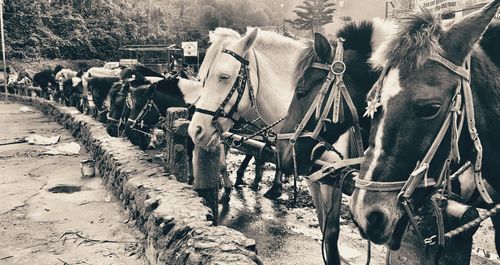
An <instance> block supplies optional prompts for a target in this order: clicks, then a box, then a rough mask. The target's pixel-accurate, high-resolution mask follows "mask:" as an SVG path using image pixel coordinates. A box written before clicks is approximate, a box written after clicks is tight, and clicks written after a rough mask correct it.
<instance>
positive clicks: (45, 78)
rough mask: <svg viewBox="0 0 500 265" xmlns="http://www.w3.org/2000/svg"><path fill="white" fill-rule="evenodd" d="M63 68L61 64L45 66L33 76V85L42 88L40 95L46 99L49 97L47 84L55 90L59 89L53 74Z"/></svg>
mask: <svg viewBox="0 0 500 265" xmlns="http://www.w3.org/2000/svg"><path fill="white" fill-rule="evenodd" d="M62 69H63V67H62V66H60V65H57V66H56V67H55V68H54V69H51V68H47V69H44V70H42V71H40V72H38V73H36V74H35V75H34V76H33V85H34V86H38V87H40V88H41V89H42V91H41V93H40V95H39V96H40V97H42V98H45V99H48V98H49V86H50V85H51V86H52V89H53V90H54V91H55V92H56V94H57V92H58V91H59V84H58V83H57V81H56V79H55V75H56V74H57V73H58V72H59V71H61V70H62Z"/></svg>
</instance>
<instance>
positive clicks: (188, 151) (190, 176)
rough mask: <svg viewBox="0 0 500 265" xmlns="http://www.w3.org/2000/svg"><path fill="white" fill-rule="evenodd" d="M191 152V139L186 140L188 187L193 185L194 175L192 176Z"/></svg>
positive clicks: (192, 148)
mask: <svg viewBox="0 0 500 265" xmlns="http://www.w3.org/2000/svg"><path fill="white" fill-rule="evenodd" d="M193 151H194V143H193V142H192V141H191V138H188V143H187V161H186V164H187V165H186V168H187V172H186V173H187V180H188V184H189V185H193V181H194V174H193Z"/></svg>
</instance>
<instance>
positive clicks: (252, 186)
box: [249, 182, 259, 191]
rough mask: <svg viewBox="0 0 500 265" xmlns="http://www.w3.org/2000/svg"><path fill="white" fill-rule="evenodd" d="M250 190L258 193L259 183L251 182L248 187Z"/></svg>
mask: <svg viewBox="0 0 500 265" xmlns="http://www.w3.org/2000/svg"><path fill="white" fill-rule="evenodd" d="M249 188H250V189H251V190H253V191H258V190H259V183H255V182H253V183H252V184H250V187H249Z"/></svg>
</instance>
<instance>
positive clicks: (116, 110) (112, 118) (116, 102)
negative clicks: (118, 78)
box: [106, 82, 130, 137]
mask: <svg viewBox="0 0 500 265" xmlns="http://www.w3.org/2000/svg"><path fill="white" fill-rule="evenodd" d="M129 89H130V83H128V82H127V83H124V82H116V83H114V84H113V87H111V90H110V92H109V100H110V107H109V111H108V117H107V123H106V130H107V132H108V134H109V135H111V136H113V137H117V136H120V133H119V132H120V130H123V129H124V126H125V124H126V123H127V119H128V115H129V114H130V106H128V104H127V97H128V94H129Z"/></svg>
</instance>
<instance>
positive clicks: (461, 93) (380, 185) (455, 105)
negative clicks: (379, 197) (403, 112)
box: [355, 54, 493, 246]
mask: <svg viewBox="0 0 500 265" xmlns="http://www.w3.org/2000/svg"><path fill="white" fill-rule="evenodd" d="M429 60H431V61H433V62H436V63H438V64H440V65H442V66H443V67H445V68H446V69H448V70H449V71H450V72H452V73H454V74H455V75H457V76H459V77H460V81H459V84H458V85H457V88H456V90H455V94H454V96H453V97H452V99H451V103H450V107H449V109H448V113H447V115H446V117H445V119H444V121H443V124H442V125H441V128H440V130H439V132H438V134H437V136H436V137H435V139H434V141H433V142H432V144H431V146H430V147H429V149H428V151H427V153H426V154H425V156H424V157H423V159H422V160H421V161H419V162H418V163H417V165H416V168H415V170H414V171H413V172H412V173H411V174H410V176H409V178H408V179H407V180H406V181H391V182H385V181H384V182H381V181H371V180H364V179H359V178H358V179H356V182H355V187H356V188H358V189H362V190H367V191H377V192H399V194H398V196H397V198H398V202H399V203H400V204H401V205H402V206H403V209H404V211H405V213H406V214H407V215H408V218H409V220H410V223H411V225H412V226H413V227H414V229H415V232H416V233H417V234H418V235H419V236H420V237H421V238H422V239H423V236H422V233H421V232H420V230H419V229H418V226H417V220H416V218H415V214H414V210H413V207H412V205H413V203H412V195H413V193H414V192H415V190H416V189H418V188H433V189H434V190H439V189H441V194H442V195H444V193H445V192H447V193H448V194H449V195H451V194H452V191H451V182H450V179H451V178H450V165H451V163H452V162H455V163H459V161H460V154H459V149H458V140H459V137H460V133H461V131H462V129H463V124H464V120H467V127H468V131H469V135H470V138H471V140H472V142H473V144H474V149H475V152H476V159H475V161H474V167H473V168H474V181H475V183H476V187H477V189H478V191H479V194H480V195H481V197H482V199H483V200H484V202H486V203H488V204H491V203H493V200H492V199H491V196H490V194H489V193H488V190H487V188H486V186H485V184H486V183H485V182H484V180H483V178H482V174H481V162H482V145H481V141H480V139H479V135H478V132H477V129H476V125H475V118H474V104H473V98H472V91H471V87H470V56H469V57H468V58H467V59H466V60H465V63H464V65H463V66H458V65H456V64H454V63H452V62H450V61H449V60H448V59H446V58H444V57H443V56H441V55H439V54H434V55H431V57H430V58H429ZM387 72H388V70H387V69H385V70H384V71H383V73H382V75H381V76H380V78H379V80H378V81H377V83H376V84H375V85H374V87H373V88H372V91H374V92H375V93H374V96H373V98H372V100H370V101H369V102H370V103H369V105H370V104H378V105H380V104H379V101H380V91H381V89H382V84H383V80H384V78H385V75H386V74H387ZM462 103H464V104H462ZM374 106H375V105H374ZM368 108H370V106H368ZM368 108H367V109H368ZM376 108H377V106H376V107H374V108H373V109H374V110H376ZM449 130H450V135H451V148H450V152H449V154H448V157H447V158H446V160H445V162H444V165H443V167H442V169H441V173H440V175H439V177H438V179H437V180H434V179H431V180H428V177H427V173H428V170H429V165H430V163H431V161H432V159H433V158H434V155H435V154H436V151H437V150H438V148H439V146H440V145H441V143H442V141H443V138H444V136H445V135H446V133H447V132H448V131H449ZM437 216H438V218H437V219H438V224H440V225H438V231H439V232H438V235H437V243H438V244H439V245H440V246H444V243H445V238H444V229H443V228H442V223H443V222H442V221H443V220H442V218H443V217H442V215H441V214H438V215H437ZM434 239H435V238H434ZM434 239H432V240H434ZM432 240H430V238H428V239H426V240H424V242H425V243H426V244H427V245H429V244H432V243H436V242H431V241H432Z"/></svg>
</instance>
